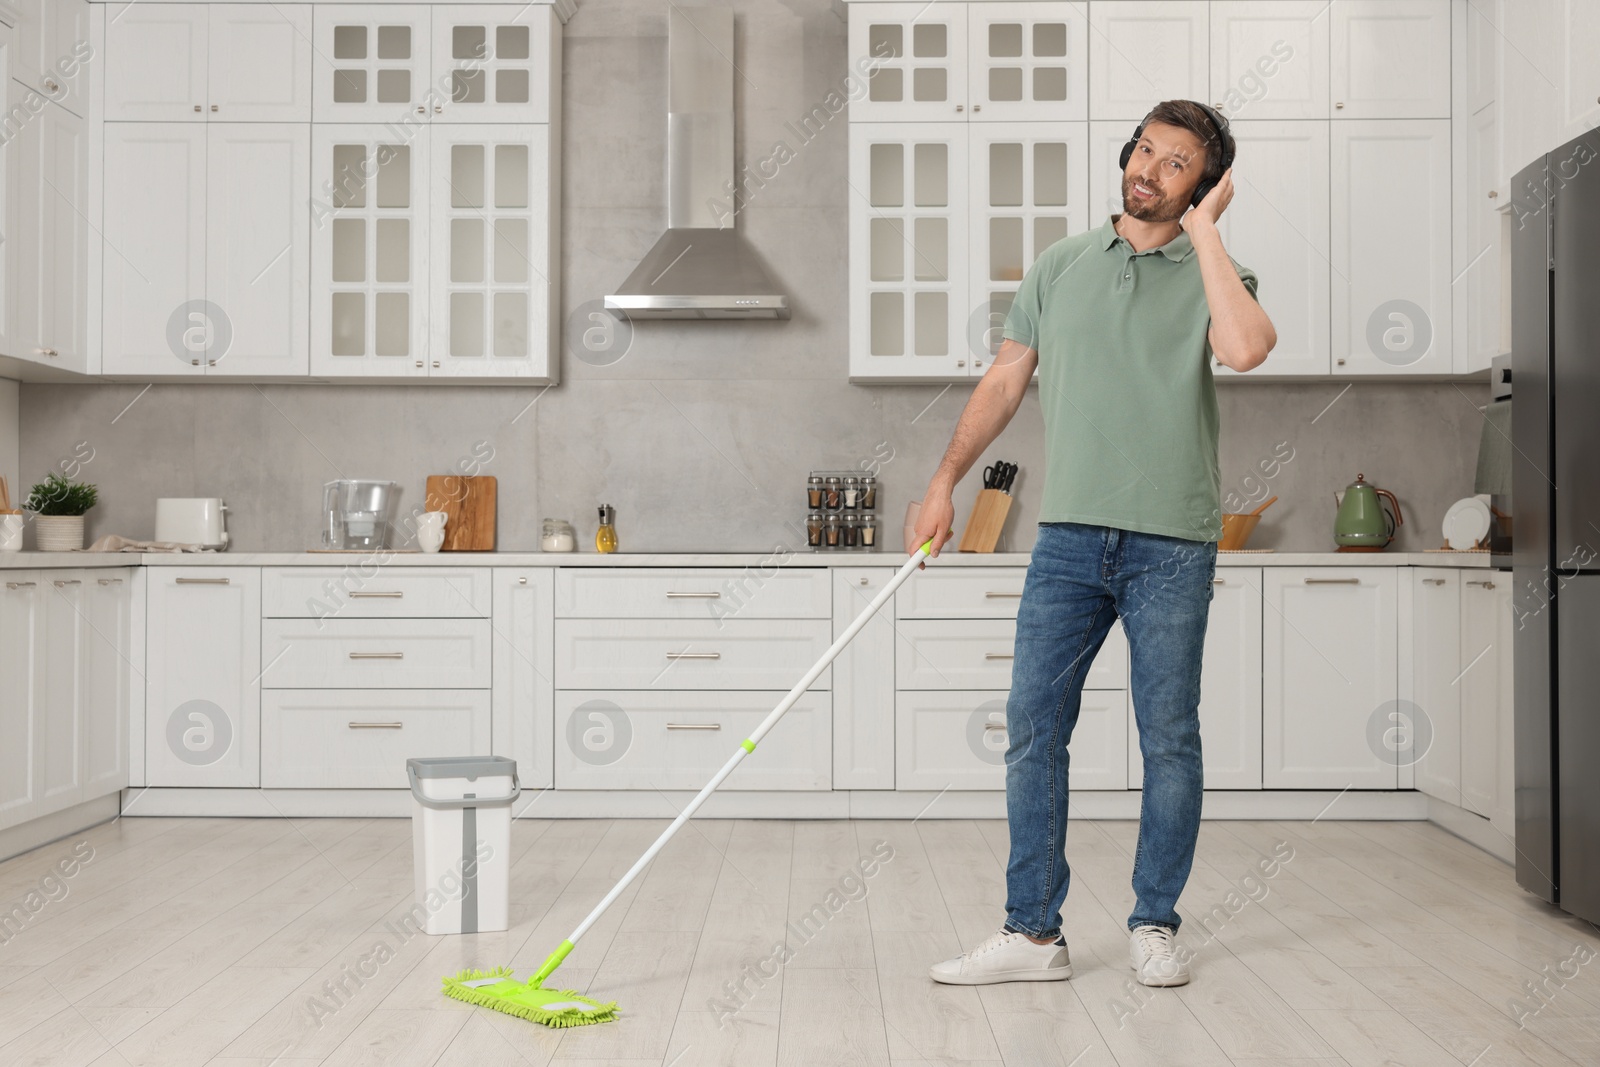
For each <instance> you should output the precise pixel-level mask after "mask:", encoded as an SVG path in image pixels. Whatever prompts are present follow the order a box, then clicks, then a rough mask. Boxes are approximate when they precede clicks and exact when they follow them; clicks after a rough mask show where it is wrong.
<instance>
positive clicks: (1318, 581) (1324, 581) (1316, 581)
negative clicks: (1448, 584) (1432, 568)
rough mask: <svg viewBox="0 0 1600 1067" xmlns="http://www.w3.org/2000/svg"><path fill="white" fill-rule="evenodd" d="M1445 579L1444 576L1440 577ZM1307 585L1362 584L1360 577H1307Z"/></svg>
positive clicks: (1441, 579)
mask: <svg viewBox="0 0 1600 1067" xmlns="http://www.w3.org/2000/svg"><path fill="white" fill-rule="evenodd" d="M1438 580H1439V581H1444V579H1443V578H1440V579H1438ZM1305 582H1306V584H1307V585H1360V584H1361V579H1360V578H1307V579H1306V580H1305Z"/></svg>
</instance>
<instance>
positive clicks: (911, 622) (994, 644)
mask: <svg viewBox="0 0 1600 1067" xmlns="http://www.w3.org/2000/svg"><path fill="white" fill-rule="evenodd" d="M895 630H896V632H897V633H898V634H899V642H898V643H897V646H896V648H895V660H894V662H895V677H896V687H897V688H900V689H1009V688H1011V664H1012V655H1013V646H1014V643H1015V640H1016V635H1017V624H1016V622H1014V621H1013V620H1011V619H907V620H905V621H904V622H901V623H900V624H899V625H898V626H896V627H895ZM1083 684H1084V688H1086V689H1125V688H1127V685H1128V639H1127V637H1126V636H1125V635H1124V634H1123V632H1122V622H1121V621H1120V620H1118V621H1117V622H1115V623H1112V625H1111V632H1110V633H1108V634H1106V640H1105V643H1104V644H1102V645H1101V646H1100V651H1099V652H1097V653H1095V657H1094V659H1093V661H1092V662H1091V663H1090V664H1089V672H1088V675H1087V676H1086V677H1085V679H1084V683H1083Z"/></svg>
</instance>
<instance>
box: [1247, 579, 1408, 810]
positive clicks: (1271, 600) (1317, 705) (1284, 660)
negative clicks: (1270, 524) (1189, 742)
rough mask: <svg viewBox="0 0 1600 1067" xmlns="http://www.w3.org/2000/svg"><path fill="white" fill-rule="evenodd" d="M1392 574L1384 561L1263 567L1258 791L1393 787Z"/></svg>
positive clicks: (1394, 639) (1394, 586) (1395, 781)
mask: <svg viewBox="0 0 1600 1067" xmlns="http://www.w3.org/2000/svg"><path fill="white" fill-rule="evenodd" d="M1398 580H1399V579H1398V576H1397V574H1396V573H1395V568H1391V567H1267V568H1264V569H1263V576H1262V595H1263V608H1264V610H1263V612H1262V620H1263V626H1262V633H1263V641H1262V775H1261V778H1262V785H1263V786H1264V787H1266V788H1268V789H1335V790H1337V789H1344V788H1347V787H1348V788H1352V789H1395V788H1397V786H1398V784H1399V771H1398V763H1397V759H1396V755H1395V752H1394V751H1392V750H1390V749H1389V748H1387V747H1386V746H1385V745H1384V743H1383V731H1384V729H1386V725H1385V724H1387V723H1388V722H1389V720H1388V718H1387V716H1388V714H1389V713H1390V712H1391V711H1392V710H1395V709H1396V708H1397V707H1398V703H1397V702H1398V675H1397V671H1398V647H1397V646H1398V639H1397V627H1398V618H1397V588H1398ZM1374 737H1376V740H1373V738H1374Z"/></svg>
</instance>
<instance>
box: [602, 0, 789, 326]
mask: <svg viewBox="0 0 1600 1067" xmlns="http://www.w3.org/2000/svg"><path fill="white" fill-rule="evenodd" d="M667 19H668V21H667V232H666V233H664V234H662V235H661V239H660V240H658V241H657V242H656V244H655V247H654V248H652V249H650V251H649V252H648V253H647V254H646V255H645V257H644V259H643V260H642V261H641V262H640V263H639V265H638V266H637V267H635V268H634V269H633V273H632V274H630V275H628V280H627V281H625V282H623V283H622V286H621V288H619V289H618V290H617V291H616V292H615V293H613V294H612V295H610V296H608V297H606V307H607V308H610V309H612V310H615V311H620V312H622V313H623V314H625V315H627V316H628V318H630V319H786V318H788V317H789V301H788V299H787V298H786V297H785V296H784V295H783V294H782V293H780V292H778V289H777V286H775V285H774V284H773V283H772V280H771V279H770V278H769V277H768V276H767V272H766V268H765V267H764V266H763V265H762V263H761V260H760V258H759V257H758V256H757V255H756V253H755V250H754V249H752V248H751V247H750V246H749V245H748V244H746V243H745V240H744V238H742V237H740V236H739V233H738V231H737V230H736V229H735V228H734V217H733V216H734V214H735V211H734V203H735V200H734V195H733V192H732V187H731V185H730V182H733V181H734V180H736V179H735V177H734V172H733V74H734V69H733V62H734V56H733V11H732V9H731V8H726V7H716V8H681V7H679V6H677V5H676V4H672V5H671V6H670V9H669V11H668V15H667Z"/></svg>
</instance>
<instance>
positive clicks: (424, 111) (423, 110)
mask: <svg viewBox="0 0 1600 1067" xmlns="http://www.w3.org/2000/svg"><path fill="white" fill-rule="evenodd" d="M427 113H428V109H427V108H425V107H419V108H417V114H419V115H426V114H427Z"/></svg>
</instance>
